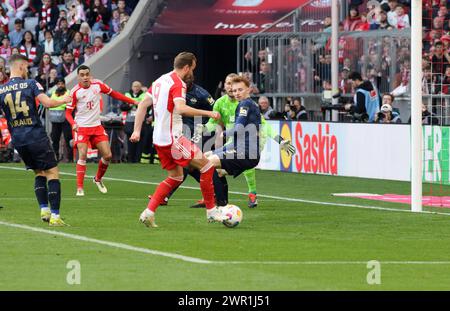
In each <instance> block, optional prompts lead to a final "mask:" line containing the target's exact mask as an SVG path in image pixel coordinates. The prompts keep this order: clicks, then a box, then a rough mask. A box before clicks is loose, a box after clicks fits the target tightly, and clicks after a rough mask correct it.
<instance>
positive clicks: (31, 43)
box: [19, 31, 37, 66]
mask: <svg viewBox="0 0 450 311" xmlns="http://www.w3.org/2000/svg"><path fill="white" fill-rule="evenodd" d="M19 51H20V54H22V55H24V56H26V57H27V58H28V62H29V63H30V66H34V65H35V63H34V60H35V59H36V56H37V46H36V41H35V40H34V37H33V33H32V32H31V31H25V33H24V34H23V39H22V42H21V43H20V49H19Z"/></svg>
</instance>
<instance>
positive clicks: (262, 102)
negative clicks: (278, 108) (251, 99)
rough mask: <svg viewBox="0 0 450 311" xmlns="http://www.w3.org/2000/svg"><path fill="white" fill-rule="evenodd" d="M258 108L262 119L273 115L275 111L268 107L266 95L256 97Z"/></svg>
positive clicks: (270, 117) (267, 118)
mask: <svg viewBox="0 0 450 311" xmlns="http://www.w3.org/2000/svg"><path fill="white" fill-rule="evenodd" d="M258 105H259V110H260V111H261V114H262V115H263V117H264V119H266V120H270V119H272V118H273V117H274V116H275V111H274V110H273V108H272V107H270V102H269V99H268V98H267V97H266V96H260V97H259V99H258Z"/></svg>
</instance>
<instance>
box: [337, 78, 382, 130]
mask: <svg viewBox="0 0 450 311" xmlns="http://www.w3.org/2000/svg"><path fill="white" fill-rule="evenodd" d="M349 79H350V80H352V83H353V88H354V89H355V97H354V99H353V104H346V105H345V110H347V111H350V113H352V114H353V117H354V119H355V121H360V122H373V121H374V119H375V115H376V114H377V113H378V112H379V111H380V98H379V95H378V92H377V90H376V89H374V87H373V84H372V83H371V82H370V81H364V80H363V78H362V77H361V74H360V73H358V72H352V73H350V75H349Z"/></svg>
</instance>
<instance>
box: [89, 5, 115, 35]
mask: <svg viewBox="0 0 450 311" xmlns="http://www.w3.org/2000/svg"><path fill="white" fill-rule="evenodd" d="M86 18H87V22H88V24H89V26H91V27H92V31H103V30H105V24H106V25H107V24H108V22H109V19H110V13H109V12H108V9H107V8H106V7H105V6H104V5H103V3H102V2H101V0H91V4H90V8H89V10H88V11H87V14H86Z"/></svg>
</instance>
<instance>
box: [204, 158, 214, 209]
mask: <svg viewBox="0 0 450 311" xmlns="http://www.w3.org/2000/svg"><path fill="white" fill-rule="evenodd" d="M214 170H215V168H214V166H213V165H212V163H211V162H209V163H208V164H206V165H205V166H204V167H203V168H202V169H201V170H200V190H201V191H202V195H203V200H204V201H205V206H206V209H211V208H213V207H215V206H216V200H215V198H214V185H213V179H212V177H213V174H214Z"/></svg>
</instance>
